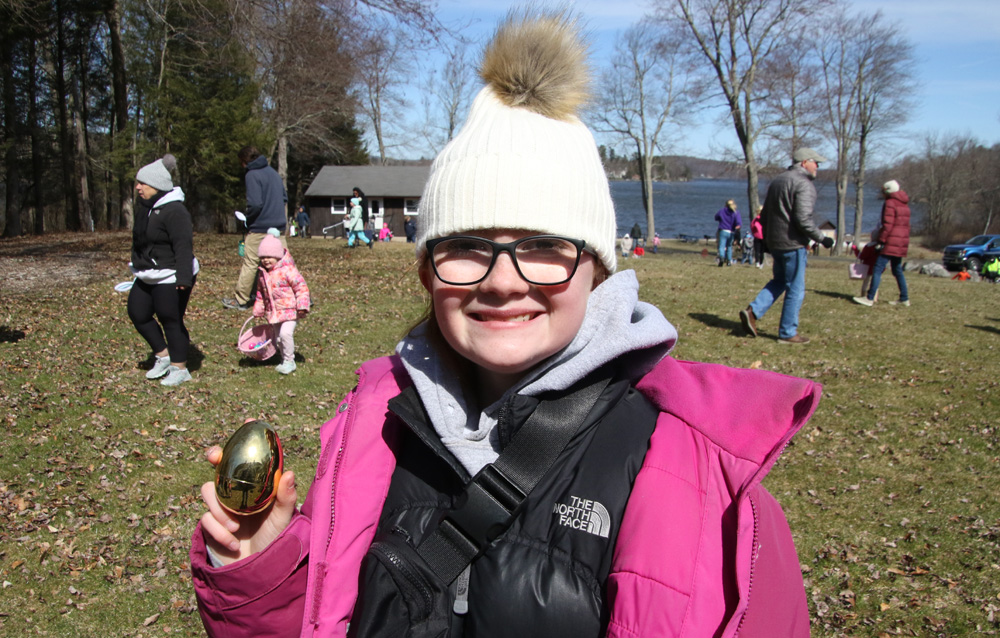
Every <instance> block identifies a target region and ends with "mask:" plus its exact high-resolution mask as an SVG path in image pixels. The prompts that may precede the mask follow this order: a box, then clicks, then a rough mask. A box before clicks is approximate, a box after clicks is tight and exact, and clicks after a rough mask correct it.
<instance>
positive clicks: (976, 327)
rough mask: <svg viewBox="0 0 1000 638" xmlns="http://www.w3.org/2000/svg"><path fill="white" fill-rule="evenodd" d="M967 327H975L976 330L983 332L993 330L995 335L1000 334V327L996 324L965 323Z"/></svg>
mask: <svg viewBox="0 0 1000 638" xmlns="http://www.w3.org/2000/svg"><path fill="white" fill-rule="evenodd" d="M965 327H966V328H975V329H976V330H982V331H983V332H992V333H993V334H995V335H1000V328H997V327H995V326H973V325H969V324H965Z"/></svg>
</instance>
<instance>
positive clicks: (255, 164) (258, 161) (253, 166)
mask: <svg viewBox="0 0 1000 638" xmlns="http://www.w3.org/2000/svg"><path fill="white" fill-rule="evenodd" d="M265 166H267V158H266V157H264V156H263V155H258V156H257V157H256V158H255V159H254V160H253V161H251V162H250V163H249V164H247V170H248V171H254V170H257V169H258V168H264V167H265Z"/></svg>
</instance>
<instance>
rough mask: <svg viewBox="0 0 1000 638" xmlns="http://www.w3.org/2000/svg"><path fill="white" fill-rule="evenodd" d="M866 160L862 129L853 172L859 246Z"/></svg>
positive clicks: (857, 242) (856, 230) (862, 217)
mask: <svg viewBox="0 0 1000 638" xmlns="http://www.w3.org/2000/svg"><path fill="white" fill-rule="evenodd" d="M867 160H868V134H867V133H866V132H865V130H864V128H862V130H861V135H860V136H859V137H858V167H857V170H856V171H855V172H854V242H855V243H856V244H858V245H859V246H860V245H861V240H860V237H861V229H862V228H863V226H862V221H863V220H864V205H865V171H866V170H867Z"/></svg>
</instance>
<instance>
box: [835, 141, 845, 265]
mask: <svg viewBox="0 0 1000 638" xmlns="http://www.w3.org/2000/svg"><path fill="white" fill-rule="evenodd" d="M847 178H848V172H847V148H846V144H845V145H844V146H843V147H842V150H841V151H840V152H839V153H837V233H836V235H837V238H836V241H834V242H833V254H834V255H839V254H840V253H841V252H843V250H842V246H843V242H844V226H845V225H846V224H847Z"/></svg>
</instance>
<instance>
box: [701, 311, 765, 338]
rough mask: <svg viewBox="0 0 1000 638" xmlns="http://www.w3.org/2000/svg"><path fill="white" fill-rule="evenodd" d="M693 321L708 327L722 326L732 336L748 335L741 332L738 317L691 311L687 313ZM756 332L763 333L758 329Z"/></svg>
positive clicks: (741, 325)
mask: <svg viewBox="0 0 1000 638" xmlns="http://www.w3.org/2000/svg"><path fill="white" fill-rule="evenodd" d="M688 316H689V317H691V318H692V319H694V320H695V321H700V322H701V323H703V324H705V325H706V326H708V327H709V328H722V329H725V330H729V333H730V334H731V335H733V336H734V337H746V336H749V335H747V334H744V332H743V324H741V323H740V321H739V319H726V318H723V317H720V316H718V315H710V314H708V313H705V312H692V313H690V314H689V315H688ZM757 334H758V335H761V334H763V333H762V332H761V331H760V330H757Z"/></svg>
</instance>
